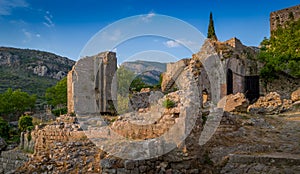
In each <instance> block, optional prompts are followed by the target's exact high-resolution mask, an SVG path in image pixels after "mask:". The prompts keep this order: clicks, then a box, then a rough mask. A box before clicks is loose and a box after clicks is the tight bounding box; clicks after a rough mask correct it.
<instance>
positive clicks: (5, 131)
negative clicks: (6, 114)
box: [0, 117, 9, 140]
mask: <svg viewBox="0 0 300 174" xmlns="http://www.w3.org/2000/svg"><path fill="white" fill-rule="evenodd" d="M0 137H2V138H4V139H5V140H7V139H8V138H9V124H8V122H7V121H5V120H4V119H3V118H2V117H0Z"/></svg>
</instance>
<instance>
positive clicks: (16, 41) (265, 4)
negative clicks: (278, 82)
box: [0, 0, 299, 60]
mask: <svg viewBox="0 0 300 174" xmlns="http://www.w3.org/2000/svg"><path fill="white" fill-rule="evenodd" d="M297 4H299V0H272V1H270V0H239V1H238V0H205V1H201V0H185V1H183V0H85V1H81V0H78V1H69V0H60V1H58V0H0V46H10V47H18V48H30V49H38V50H43V51H49V52H53V53H55V54H58V55H62V56H66V57H69V58H71V59H73V60H77V59H78V58H79V56H80V53H81V52H82V49H83V48H84V47H85V45H86V44H87V42H88V41H89V40H90V39H91V38H92V37H93V36H94V35H95V34H96V33H97V32H98V31H100V30H101V29H103V28H104V27H106V26H108V25H110V24H112V23H114V22H116V21H118V20H121V19H123V18H126V17H130V16H134V15H141V14H145V16H147V15H148V16H150V17H151V15H152V16H154V15H158V14H161V15H168V16H172V17H175V18H178V19H180V20H183V21H185V22H187V23H189V24H191V25H192V26H194V27H195V28H197V29H198V30H199V31H200V32H202V33H203V34H204V35H206V33H207V25H208V17H209V12H210V11H212V12H213V15H214V22H215V30H216V33H217V36H218V38H219V40H221V41H225V40H228V39H230V38H232V37H234V36H235V37H237V38H239V39H240V40H241V41H242V42H243V43H244V44H246V45H251V46H258V45H259V43H260V41H261V40H262V39H263V37H265V36H267V37H268V36H269V15H270V12H272V11H275V10H279V9H282V8H286V7H290V6H294V5H297ZM182 32H184V31H182ZM151 40H152V41H156V42H157V41H160V42H162V44H161V49H157V50H158V51H161V50H162V51H165V50H167V49H174V47H176V43H172V42H170V41H169V40H166V39H165V38H156V39H153V38H151ZM148 42H150V39H149V38H148V37H146V38H144V39H137V40H136V42H132V43H130V42H126V44H127V45H128V46H127V47H126V46H125V45H126V44H123V45H121V46H119V47H120V48H118V51H120V52H121V53H122V54H121V53H120V54H121V55H122V60H125V59H128V58H129V57H130V56H133V55H137V54H140V53H134V51H132V49H133V48H134V47H138V45H140V43H145V45H147V44H146V43H148ZM138 43H139V44H138ZM165 43H167V44H165ZM174 44H175V45H174ZM163 46H165V48H162V47H163ZM125 47H126V48H127V50H128V48H130V49H131V53H130V54H129V53H125V52H124V50H125ZM149 47H150V48H151V46H148V48H149ZM122 48H123V49H122ZM153 49H155V50H156V47H153ZM118 51H117V53H118ZM174 51H176V49H174ZM156 52H157V51H156ZM174 54H176V52H175V53H174ZM178 54H179V55H178V56H183V57H188V56H190V55H189V53H187V52H184V51H183V52H182V53H178Z"/></svg>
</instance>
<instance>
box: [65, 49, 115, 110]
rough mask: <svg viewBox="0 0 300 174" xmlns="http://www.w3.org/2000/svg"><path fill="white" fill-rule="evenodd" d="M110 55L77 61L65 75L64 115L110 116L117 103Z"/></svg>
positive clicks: (110, 53)
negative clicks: (66, 88) (66, 75)
mask: <svg viewBox="0 0 300 174" xmlns="http://www.w3.org/2000/svg"><path fill="white" fill-rule="evenodd" d="M116 70H117V58H116V53H114V52H102V53H99V54H97V55H95V56H90V57H84V58H82V59H80V60H79V61H78V62H77V63H76V64H75V65H74V66H73V69H72V70H71V71H70V72H69V73H68V112H69V113H74V112H76V114H114V113H115V112H116V111H115V108H116V107H115V104H116V102H115V101H116V100H117V96H116V94H117V84H116V82H117V81H116V76H115V72H116Z"/></svg>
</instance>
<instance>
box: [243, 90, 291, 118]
mask: <svg viewBox="0 0 300 174" xmlns="http://www.w3.org/2000/svg"><path fill="white" fill-rule="evenodd" d="M291 107H292V101H291V100H286V99H283V100H281V98H280V95H279V94H278V93H276V92H271V93H269V94H267V95H266V96H265V97H260V98H259V99H258V100H257V101H256V102H255V103H254V104H252V105H250V106H249V107H248V112H250V113H252V114H277V113H280V112H283V111H287V110H289V109H290V108H291Z"/></svg>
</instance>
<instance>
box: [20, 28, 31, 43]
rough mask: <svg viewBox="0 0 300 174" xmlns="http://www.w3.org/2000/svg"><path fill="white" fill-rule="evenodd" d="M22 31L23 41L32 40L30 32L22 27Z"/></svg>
mask: <svg viewBox="0 0 300 174" xmlns="http://www.w3.org/2000/svg"><path fill="white" fill-rule="evenodd" d="M22 32H23V34H24V36H25V39H24V40H23V42H24V43H27V42H30V41H31V40H32V33H30V32H29V31H27V30H25V29H24V28H23V29H22Z"/></svg>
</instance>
